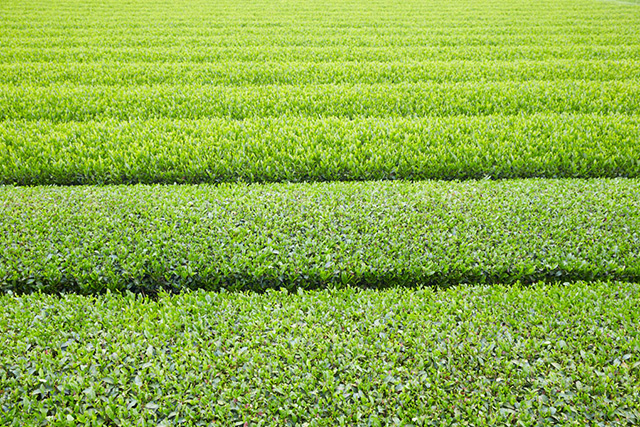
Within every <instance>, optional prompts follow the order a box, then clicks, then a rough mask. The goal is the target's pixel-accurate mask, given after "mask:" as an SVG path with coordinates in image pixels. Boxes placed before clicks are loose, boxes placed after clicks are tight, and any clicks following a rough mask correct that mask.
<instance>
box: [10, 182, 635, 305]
mask: <svg viewBox="0 0 640 427" xmlns="http://www.w3.org/2000/svg"><path fill="white" fill-rule="evenodd" d="M638 188H640V183H639V182H638V181H637V180H635V179H628V180H624V179H616V180H589V181H585V180H538V179H536V180H524V181H478V182H475V181H467V182H463V183H456V182H422V183H403V182H368V183H358V182H353V183H320V184H271V185H244V184H239V185H238V184H236V185H223V186H218V187H215V186H143V185H135V186H116V187H57V188H55V187H53V188H50V187H49V188H47V187H34V188H24V187H22V188H21V187H4V188H2V189H1V191H0V207H1V210H0V219H1V220H0V258H1V259H2V260H3V263H2V264H0V284H1V286H2V288H3V289H4V290H5V291H6V290H13V291H17V292H30V291H36V290H41V291H45V292H68V291H73V292H80V293H85V294H88V293H94V292H102V291H104V290H106V289H112V290H127V289H129V290H133V291H141V292H145V293H152V294H153V293H155V292H157V291H158V289H167V290H171V291H177V290H181V289H184V288H192V289H194V288H205V289H209V290H217V289H220V288H226V289H233V290H255V291H262V290H264V289H267V288H280V287H287V288H289V289H295V288H297V287H302V288H322V287H326V286H329V285H336V286H344V285H352V286H363V287H388V286H416V285H418V284H422V285H434V286H447V285H451V284H457V283H465V282H466V283H506V282H508V283H512V282H515V281H518V280H520V281H523V282H533V281H538V280H543V279H546V280H575V279H585V280H587V279H588V280H591V279H599V278H611V279H624V280H638V279H640V191H638Z"/></svg>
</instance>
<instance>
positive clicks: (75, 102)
mask: <svg viewBox="0 0 640 427" xmlns="http://www.w3.org/2000/svg"><path fill="white" fill-rule="evenodd" d="M638 112H640V81H638V80H626V81H606V82H593V81H588V82H587V81H532V82H454V83H450V82H449V83H435V82H421V83H399V84H395V85H392V84H374V85H366V84H327V85H309V86H305V85H299V86H298V85H296V86H291V85H274V86H271V85H268V86H241V87H233V86H189V85H178V86H172V85H156V86H76V85H69V84H61V85H51V86H46V87H41V86H32V85H17V86H16V85H1V86H0V120H14V119H17V120H20V119H26V120H51V121H55V122H66V121H88V120H104V119H111V118H112V119H120V120H140V119H151V118H172V119H201V118H214V117H224V118H229V119H235V120H240V119H246V118H258V117H281V116H305V117H314V118H317V117H327V116H331V117H344V118H357V117H379V118H387V117H424V116H457V115H464V116H477V115H491V114H503V115H513V114H533V113H602V114H610V113H625V114H635V113H638Z"/></svg>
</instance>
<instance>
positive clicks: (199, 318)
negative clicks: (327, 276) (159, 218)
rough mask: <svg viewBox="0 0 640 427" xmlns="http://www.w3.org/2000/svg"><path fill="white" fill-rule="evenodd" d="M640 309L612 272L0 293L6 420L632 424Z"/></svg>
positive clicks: (639, 290)
mask: <svg viewBox="0 0 640 427" xmlns="http://www.w3.org/2000/svg"><path fill="white" fill-rule="evenodd" d="M639 308H640V287H639V286H638V285H637V284H629V283H613V282H612V283H598V282H591V283H577V284H566V285H561V286H560V285H559V286H548V285H537V286H534V287H528V288H523V287H518V286H515V287H504V286H490V287H456V288H453V289H450V290H446V291H438V292H434V291H432V290H428V289H418V290H406V289H404V290H403V289H392V290H385V291H381V292H371V291H357V290H353V289H347V290H339V291H338V290H330V291H329V290H325V291H320V292H312V293H309V292H298V293H297V294H293V295H292V294H287V293H286V292H269V293H267V294H264V295H258V294H255V293H253V294H229V293H204V292H197V293H187V294H182V295H179V296H167V295H162V296H161V297H160V298H159V300H158V301H157V302H152V301H148V300H141V299H139V298H135V297H134V296H131V295H126V296H115V295H106V296H99V297H96V298H87V297H81V296H77V295H67V296H64V297H61V298H59V297H51V296H45V295H40V294H38V295H29V296H22V297H19V298H16V297H13V296H7V295H0V330H2V331H3V333H2V334H0V424H2V425H6V426H12V425H14V426H23V425H45V424H46V425H56V426H61V427H62V426H76V425H84V426H102V425H134V424H135V425H145V426H156V425H181V426H197V425H203V424H205V425H228V426H231V425H243V424H245V425H274V426H275V425H277V426H284V425H309V426H336V425H370V426H380V425H409V424H413V425H425V426H426V425H442V424H446V425H450V424H451V425H453V424H462V425H464V424H469V425H474V426H495V425H514V424H520V425H537V424H543V425H585V424H594V425H637V424H638V423H639V422H640V411H639V409H638V403H639V402H638V396H639V395H640V358H639V356H638V355H639V354H640V333H639V329H638V327H637V326H638V324H639V323H640V315H639V313H640V310H639ZM305 423H308V424H305Z"/></svg>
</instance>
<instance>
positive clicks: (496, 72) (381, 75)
mask: <svg viewBox="0 0 640 427" xmlns="http://www.w3.org/2000/svg"><path fill="white" fill-rule="evenodd" d="M636 76H640V62H639V61H637V60H615V61H612V60H587V61H585V60H582V59H573V60H546V61H531V60H515V61H484V60H482V61H410V62H409V61H402V62H400V61H395V62H358V61H335V62H321V63H314V62H224V63H214V64H208V63H197V62H195V63H194V62H191V63H185V62H174V63H158V62H131V63H127V64H126V65H123V64H120V63H115V62H97V63H84V62H72V63H69V62H53V63H49V62H38V63H33V62H26V63H25V62H19V63H11V64H1V63H0V83H7V84H16V85H17V84H32V85H51V84H60V83H71V84H76V85H157V84H171V85H179V84H189V85H237V86H242V85H307V84H329V83H334V84H348V83H355V82H357V83H360V84H377V83H388V84H395V83H418V82H424V81H434V82H473V81H529V80H549V81H553V80H588V81H608V80H620V81H623V80H629V79H634V78H636Z"/></svg>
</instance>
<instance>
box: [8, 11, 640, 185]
mask: <svg viewBox="0 0 640 427" xmlns="http://www.w3.org/2000/svg"><path fill="white" fill-rule="evenodd" d="M0 15H1V16H3V17H4V18H5V19H3V20H2V22H0V45H1V46H2V47H3V48H2V49H0V184H14V185H42V184H56V185H70V184H90V185H94V184H130V183H146V184H150V183H173V182H176V183H191V184H197V183H218V182H236V181H244V182H261V183H262V182H286V181H296V182H297V181H345V180H347V181H348V180H359V181H364V180H372V179H410V180H417V179H445V180H452V179H478V178H482V177H484V176H490V177H493V178H528V177H545V178H559V177H568V178H575V177H580V178H590V177H635V178H638V177H640V173H639V171H640V163H639V161H638V159H640V153H638V151H639V150H640V149H639V148H638V147H639V144H638V143H637V141H638V140H639V136H638V132H639V129H640V125H639V124H638V117H640V80H639V77H640V33H639V32H638V31H637V29H638V26H639V25H640V18H638V14H637V8H636V7H635V6H632V5H629V4H622V3H616V2H605V1H597V2H595V1H591V0H588V1H586V0H584V1H583V0H562V1H560V2H558V1H555V0H553V1H552V0H542V1H536V2H523V1H520V0H508V1H503V0H472V1H459V2H453V3H452V2H448V1H444V0H437V1H435V2H425V1H423V0H408V1H405V2H403V4H402V5H400V4H393V5H390V4H389V2H388V0H379V1H363V0H353V1H351V0H350V1H347V2H346V3H345V1H344V0H335V1H334V0H329V1H325V2H322V3H319V2H309V1H306V0H292V1H288V2H286V4H284V3H278V2H273V1H270V0H240V1H236V0H234V1H230V0H224V1H217V2H209V1H204V0H189V1H187V2H183V3H181V4H175V3H173V4H170V5H167V4H166V2H165V1H164V0H145V1H144V2H143V3H140V2H138V3H123V2H122V1H116V0H106V1H100V2H97V1H88V2H84V3H82V4H78V2H77V1H75V0H61V1H58V2H53V1H51V0H29V1H27V2H24V1H20V2H18V1H17V0H6V1H4V2H2V4H0Z"/></svg>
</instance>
